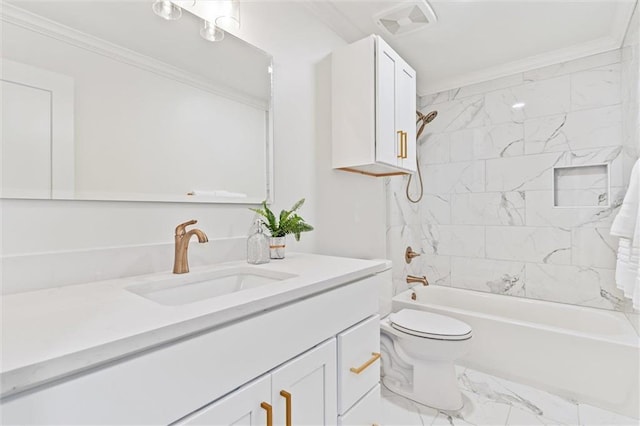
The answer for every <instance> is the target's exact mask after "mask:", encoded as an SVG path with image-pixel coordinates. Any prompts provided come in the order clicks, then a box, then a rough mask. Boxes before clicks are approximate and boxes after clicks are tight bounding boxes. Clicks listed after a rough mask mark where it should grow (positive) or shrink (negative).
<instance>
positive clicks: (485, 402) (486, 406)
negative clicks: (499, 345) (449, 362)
mask: <svg viewBox="0 0 640 426" xmlns="http://www.w3.org/2000/svg"><path fill="white" fill-rule="evenodd" d="M457 370H458V383H459V384H460V388H461V389H462V393H463V397H464V399H465V407H464V408H463V409H462V410H461V411H460V412H459V413H456V414H449V413H446V412H443V411H438V410H436V409H433V408H430V407H427V406H425V405H421V404H418V403H415V402H413V401H411V400H408V399H406V398H403V397H401V396H398V395H396V394H393V393H392V392H390V391H389V390H387V389H386V388H385V387H384V386H383V387H382V414H383V425H385V426H431V425H433V426H439V425H444V426H458V425H461V426H463V425H464V426H466V425H490V426H494V425H508V426H537V425H581V426H582V425H584V426H587V425H589V426H592V425H594V426H595V425H606V426H613V425H633V426H637V425H639V424H640V422H638V420H635V419H632V418H628V417H624V416H621V415H618V414H616V413H612V412H609V411H605V410H602V409H600V408H596V407H593V406H590V405H586V404H581V403H578V402H576V401H570V400H567V399H564V398H561V397H559V396H556V395H552V394H550V393H548V392H544V391H541V390H539V389H536V388H533V387H530V386H525V385H522V384H519V383H514V382H510V381H508V380H505V379H501V378H497V377H495V376H491V375H489V374H485V373H481V372H478V371H475V370H471V369H469V368H463V367H459V368H458V369H457Z"/></svg>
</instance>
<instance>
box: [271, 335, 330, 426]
mask: <svg viewBox="0 0 640 426" xmlns="http://www.w3.org/2000/svg"><path fill="white" fill-rule="evenodd" d="M336 374H337V372H336V341H335V339H331V340H329V341H328V342H326V343H323V344H321V345H319V346H317V347H316V348H314V349H311V350H310V351H308V352H306V353H304V354H302V355H300V356H298V357H296V358H294V359H293V360H291V361H289V362H288V363H286V364H284V365H283V366H282V367H280V368H278V369H277V370H275V371H274V372H273V374H272V375H271V395H272V398H273V412H274V425H283V426H291V425H295V426H302V425H313V426H319V425H335V424H336V421H337V407H336V405H337V394H336V389H337V384H336Z"/></svg>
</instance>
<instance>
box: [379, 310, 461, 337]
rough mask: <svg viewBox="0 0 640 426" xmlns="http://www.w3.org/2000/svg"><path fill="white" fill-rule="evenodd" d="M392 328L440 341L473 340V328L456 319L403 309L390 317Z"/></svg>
mask: <svg viewBox="0 0 640 426" xmlns="http://www.w3.org/2000/svg"><path fill="white" fill-rule="evenodd" d="M389 319H390V321H391V326H392V327H393V328H395V329H397V330H399V331H402V332H404V333H407V334H411V335H413V336H418V337H425V338H427V339H440V340H466V339H469V338H471V326H469V324H467V323H465V322H462V321H460V320H457V319H455V318H451V317H447V316H444V315H439V314H434V313H431V312H425V311H417V310H415V309H402V310H401V311H398V312H396V313H393V314H391V315H390V316H389Z"/></svg>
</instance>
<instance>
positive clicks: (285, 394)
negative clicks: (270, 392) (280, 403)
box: [280, 390, 291, 426]
mask: <svg viewBox="0 0 640 426" xmlns="http://www.w3.org/2000/svg"><path fill="white" fill-rule="evenodd" d="M280 396H282V397H284V400H285V404H286V408H285V410H286V414H287V422H286V426H291V394H290V393H289V392H287V391H286V390H281V391H280Z"/></svg>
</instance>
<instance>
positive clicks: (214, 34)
mask: <svg viewBox="0 0 640 426" xmlns="http://www.w3.org/2000/svg"><path fill="white" fill-rule="evenodd" d="M200 35H201V36H202V38H203V39H205V40H209V41H220V40H222V39H223V38H224V31H222V30H221V29H220V28H218V27H216V25H215V24H213V23H211V22H209V21H202V29H201V30H200Z"/></svg>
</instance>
